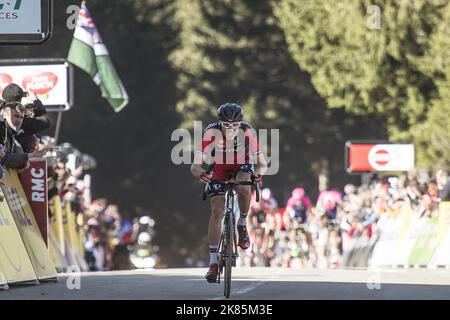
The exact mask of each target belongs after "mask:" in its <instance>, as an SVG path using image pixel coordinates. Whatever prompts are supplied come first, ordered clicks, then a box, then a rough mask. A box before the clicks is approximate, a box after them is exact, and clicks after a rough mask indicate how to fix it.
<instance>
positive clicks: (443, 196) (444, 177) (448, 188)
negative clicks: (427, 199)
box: [436, 169, 450, 201]
mask: <svg viewBox="0 0 450 320" xmlns="http://www.w3.org/2000/svg"><path fill="white" fill-rule="evenodd" d="M436 182H437V187H438V199H439V201H450V179H449V178H448V173H447V172H446V171H444V170H442V169H439V170H437V171H436Z"/></svg>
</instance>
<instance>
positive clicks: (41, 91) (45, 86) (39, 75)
mask: <svg viewBox="0 0 450 320" xmlns="http://www.w3.org/2000/svg"><path fill="white" fill-rule="evenodd" d="M57 83H58V76H57V75H56V74H55V73H53V72H48V71H36V72H34V73H32V74H30V75H28V76H26V77H25V78H24V79H23V81H22V88H24V89H25V90H26V91H28V92H32V93H35V94H36V95H45V94H47V93H49V92H50V91H51V90H52V89H53V88H55V87H56V84H57Z"/></svg>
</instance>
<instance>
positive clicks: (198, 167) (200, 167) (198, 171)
mask: <svg viewBox="0 0 450 320" xmlns="http://www.w3.org/2000/svg"><path fill="white" fill-rule="evenodd" d="M207 167H208V166H207V165H205V163H203V156H202V153H201V152H196V153H195V154H194V163H193V164H192V165H191V173H192V175H193V176H194V177H195V178H196V179H200V178H201V176H202V174H203V173H206V172H207V171H208V168H207Z"/></svg>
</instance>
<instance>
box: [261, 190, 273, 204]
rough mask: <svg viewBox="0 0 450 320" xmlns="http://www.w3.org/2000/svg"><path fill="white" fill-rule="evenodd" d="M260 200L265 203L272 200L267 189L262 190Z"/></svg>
mask: <svg viewBox="0 0 450 320" xmlns="http://www.w3.org/2000/svg"><path fill="white" fill-rule="evenodd" d="M261 198H262V199H263V200H265V201H269V200H270V198H272V191H271V190H270V189H269V188H264V189H263V190H262V191H261Z"/></svg>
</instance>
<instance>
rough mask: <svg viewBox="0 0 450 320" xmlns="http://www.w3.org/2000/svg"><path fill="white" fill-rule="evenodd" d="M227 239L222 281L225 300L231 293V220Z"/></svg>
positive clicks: (232, 233) (232, 234)
mask: <svg viewBox="0 0 450 320" xmlns="http://www.w3.org/2000/svg"><path fill="white" fill-rule="evenodd" d="M227 231H228V237H227V239H226V245H227V248H226V253H225V279H224V286H225V288H224V295H225V297H226V298H229V297H230V293H231V268H232V267H233V245H234V243H233V239H234V226H233V219H231V217H230V218H229V219H228V230H227Z"/></svg>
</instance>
